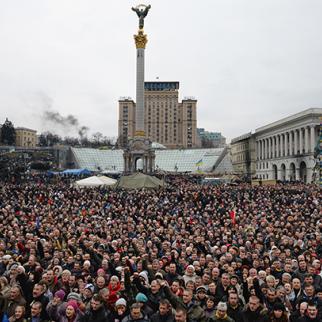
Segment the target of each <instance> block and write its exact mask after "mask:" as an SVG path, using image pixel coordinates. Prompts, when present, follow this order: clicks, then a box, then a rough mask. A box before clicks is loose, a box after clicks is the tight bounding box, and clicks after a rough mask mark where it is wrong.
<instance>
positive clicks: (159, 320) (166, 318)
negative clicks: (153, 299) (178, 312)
mask: <svg viewBox="0 0 322 322" xmlns="http://www.w3.org/2000/svg"><path fill="white" fill-rule="evenodd" d="M150 320H151V322H174V315H173V314H172V313H171V312H170V313H168V314H166V315H161V314H160V312H157V313H154V314H153V315H152V316H151V319H150Z"/></svg>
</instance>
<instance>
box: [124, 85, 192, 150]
mask: <svg viewBox="0 0 322 322" xmlns="http://www.w3.org/2000/svg"><path fill="white" fill-rule="evenodd" d="M144 88H145V91H144V99H145V111H144V124H145V125H144V126H145V136H146V137H147V138H149V139H150V140H151V141H153V142H158V143H160V144H163V145H165V146H166V147H167V148H193V147H196V145H197V140H196V137H197V115H196V107H197V101H196V100H195V99H193V98H186V99H183V100H182V102H181V103H180V102H179V82H159V81H156V82H145V83H144ZM134 134H135V102H134V101H133V100H132V99H129V98H122V99H120V100H119V126H118V137H119V144H120V145H121V146H125V145H126V144H127V140H128V138H131V137H134Z"/></svg>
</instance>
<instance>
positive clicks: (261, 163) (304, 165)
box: [255, 108, 322, 183]
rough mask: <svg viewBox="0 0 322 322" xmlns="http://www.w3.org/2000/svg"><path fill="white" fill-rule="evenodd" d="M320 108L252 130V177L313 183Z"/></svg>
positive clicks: (321, 112)
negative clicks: (254, 172)
mask: <svg viewBox="0 0 322 322" xmlns="http://www.w3.org/2000/svg"><path fill="white" fill-rule="evenodd" d="M321 115H322V109H321V108H311V109H307V110H305V111H302V112H300V113H297V114H294V115H291V116H289V117H286V118H284V119H281V120H279V121H276V122H274V123H271V124H268V125H265V126H263V127H260V128H258V129H256V131H255V137H256V175H257V177H258V178H259V179H277V180H283V181H289V180H301V181H304V182H307V183H310V182H312V181H313V180H315V178H314V176H315V175H318V174H317V173H316V172H315V166H316V162H317V160H316V158H315V157H314V150H315V147H316V146H317V143H318V139H319V126H320V122H319V117H320V116H321Z"/></svg>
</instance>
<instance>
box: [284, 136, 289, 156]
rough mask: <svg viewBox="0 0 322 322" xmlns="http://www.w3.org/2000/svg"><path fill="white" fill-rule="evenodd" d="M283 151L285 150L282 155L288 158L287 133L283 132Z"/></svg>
mask: <svg viewBox="0 0 322 322" xmlns="http://www.w3.org/2000/svg"><path fill="white" fill-rule="evenodd" d="M284 150H285V153H284V155H285V156H288V141H287V132H285V133H284Z"/></svg>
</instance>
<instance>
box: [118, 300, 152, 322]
mask: <svg viewBox="0 0 322 322" xmlns="http://www.w3.org/2000/svg"><path fill="white" fill-rule="evenodd" d="M148 321H149V320H147V319H146V318H145V317H144V315H143V314H142V312H141V306H140V304H139V303H134V304H132V306H131V310H130V314H129V315H127V316H126V317H125V318H124V319H123V320H122V322H148Z"/></svg>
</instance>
